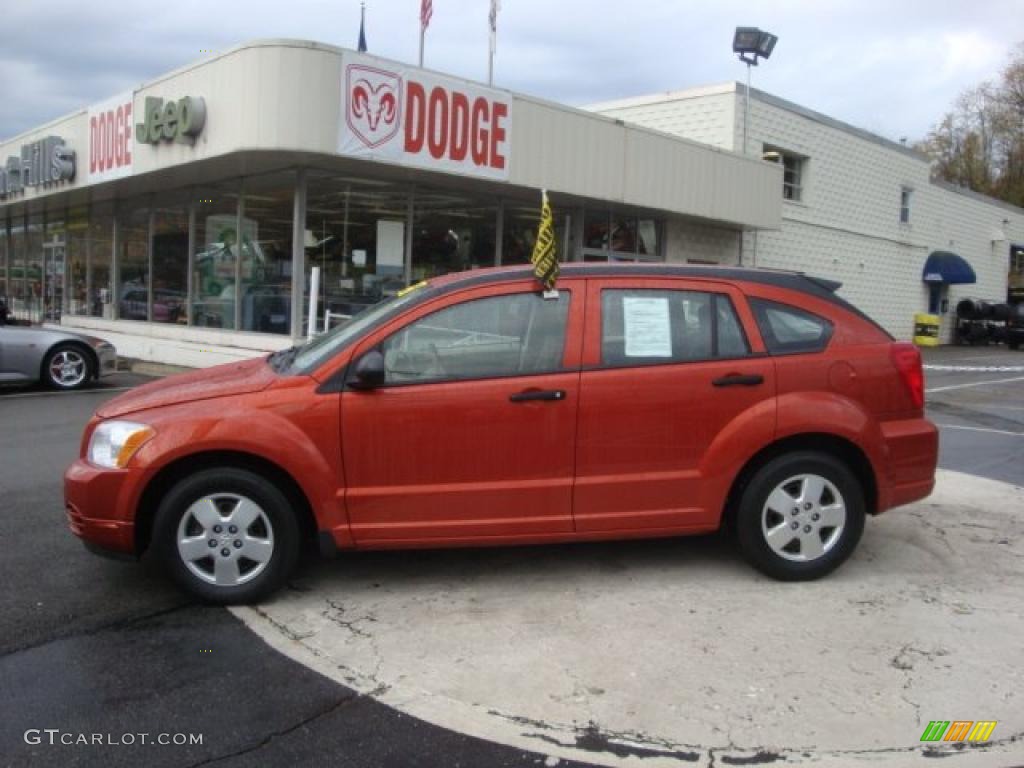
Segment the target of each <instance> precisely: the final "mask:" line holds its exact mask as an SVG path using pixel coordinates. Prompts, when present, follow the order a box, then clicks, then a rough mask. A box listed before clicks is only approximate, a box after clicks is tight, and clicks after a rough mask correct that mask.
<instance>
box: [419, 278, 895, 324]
mask: <svg viewBox="0 0 1024 768" xmlns="http://www.w3.org/2000/svg"><path fill="white" fill-rule="evenodd" d="M532 274H533V266H532V265H531V264H520V265H515V266H504V267H486V268H483V269H474V270H470V271H468V272H453V273H449V274H446V275H442V276H440V277H436V278H431V279H430V281H429V285H430V287H431V288H433V289H434V291H432V292H431V293H435V292H438V293H447V292H449V291H452V290H457V289H460V288H467V287H470V286H475V285H486V284H490V283H500V282H505V281H508V280H520V279H522V278H524V277H530V276H531V275H532ZM560 274H561V276H563V277H629V276H632V277H679V278H686V277H689V278H705V279H712V280H730V281H737V282H749V283H757V284H760V285H770V286H774V287H776V288H785V289H789V290H792V291H798V292H801V293H805V294H808V295H810V296H813V297H815V298H817V299H821V300H822V301H826V302H828V303H830V304H833V305H835V306H837V307H839V308H841V309H844V310H846V311H847V312H851V313H853V314H854V315H857V316H858V317H860V318H862V319H864V320H866V321H867V322H869V323H871V325H873V326H875V327H876V328H878V329H879V330H881V331H882V332H883V333H885V335H886V336H889V333H888V332H887V331H885V329H884V328H882V327H881V326H880V325H878V323H877V322H875V321H874V320H872V319H871V318H870V317H868V316H867V315H865V314H864V313H863V312H861V311H860V310H859V309H857V307H855V306H853V305H852V304H850V303H849V302H848V301H846V300H845V299H843V298H842V297H840V296H838V295H837V294H836V291H837V290H839V288H841V287H842V283H840V282H837V281H835V280H828V279H826V278H821V277H814V276H811V275H807V274H805V273H803V272H790V271H785V270H774V269H759V268H756V267H753V268H752V267H731V266H716V265H707V264H667V263H664V262H658V263H641V264H622V263H619V264H616V263H609V262H602V263H594V262H590V263H585V262H568V263H565V264H561V265H560Z"/></svg>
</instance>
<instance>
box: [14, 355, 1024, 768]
mask: <svg viewBox="0 0 1024 768" xmlns="http://www.w3.org/2000/svg"><path fill="white" fill-rule="evenodd" d="M926 362H927V364H928V365H929V366H938V367H937V368H933V369H931V370H929V371H928V384H927V387H928V390H929V392H928V395H927V399H928V411H929V415H930V416H931V418H932V419H933V420H934V421H936V422H937V423H938V424H940V426H941V430H942V449H941V457H940V464H941V466H943V467H945V468H948V469H954V470H960V471H964V472H969V473H971V474H975V475H978V476H981V477H986V478H991V479H994V480H999V481H1003V482H1010V483H1015V484H1018V485H1022V486H1024V462H1021V461H1020V458H1019V457H1020V454H1021V448H1022V447H1024V442H1022V440H1024V353H1013V352H1009V351H1007V350H1005V349H1002V348H991V349H982V348H978V349H959V348H952V349H940V350H936V351H931V352H928V353H926ZM1015 367H1020V370H1019V371H1018V370H1007V369H1014V368H1015ZM142 380H144V379H143V377H139V376H136V375H132V374H118V375H117V376H115V377H111V378H110V379H106V380H105V381H104V382H103V383H102V385H101V386H100V387H98V388H96V389H94V390H91V391H88V392H85V393H67V394H65V393H51V392H47V391H45V390H29V391H20V390H19V391H2V392H0V498H2V499H3V501H4V504H3V507H2V508H3V510H4V517H5V520H4V522H5V523H6V524H5V525H4V526H2V528H0V546H2V547H3V551H4V555H3V558H2V560H0V581H2V583H3V584H4V585H5V587H6V588H5V589H4V590H3V592H2V593H0V721H2V723H3V726H2V728H0V763H2V764H4V765H12V766H13V765H25V764H31V765H60V766H64V765H104V766H106V765H135V764H138V763H140V762H146V763H149V764H153V765H169V766H170V765H173V766H195V765H211V764H213V765H219V764H224V765H239V766H241V765H253V764H259V765H265V766H278V765H281V766H285V765H288V766H291V765H295V764H300V765H307V764H309V765H317V764H323V765H328V764H330V765H339V764H341V765H346V766H347V765H352V766H361V765H366V766H377V765H395V766H399V765H403V766H404V765H424V766H434V765H445V766H448V765H465V766H477V765H480V766H503V765H509V766H513V765H554V764H558V765H574V764H585V763H573V762H572V761H571V760H567V759H566V758H565V757H561V758H558V757H553V756H552V754H553V753H556V752H557V751H558V750H555V749H551V750H546V749H545V748H544V746H543V745H544V742H543V740H540V741H538V742H537V748H536V749H533V750H531V749H518V748H512V747H506V746H501V745H498V744H495V743H491V742H489V741H486V740H483V739H477V738H473V737H470V736H466V735H462V733H461V732H460V731H461V730H462V729H459V728H454V727H453V728H445V727H439V726H437V725H432V724H430V723H428V722H426V720H424V719H419V718H417V717H412V716H409V715H406V714H403V713H402V712H401V711H399V710H398V709H394V708H392V707H389V706H385V705H383V704H381V703H379V702H378V701H377V698H378V697H377V696H375V695H374V691H373V690H372V689H370V690H367V689H366V688H365V687H363V686H360V685H345V684H344V683H343V682H341V683H339V682H338V677H337V676H331V677H334V679H328V676H325V675H321V674H319V673H317V672H315V671H312V670H311V669H310V668H309V666H308V665H304V664H300V663H297V662H296V661H293V660H292V659H291V658H289V657H286V656H285V655H283V654H281V653H279V652H278V651H276V650H274V649H272V648H271V647H270V646H268V645H266V644H265V643H263V642H262V641H261V640H259V639H258V638H257V637H256V636H255V635H254V634H253V633H252V632H251V631H250V630H249V629H248V628H247V627H246V626H245V625H243V623H242V622H240V621H239V620H238V619H236V618H235V617H234V616H233V615H232V614H231V613H230V612H228V611H226V610H223V609H219V608H209V607H204V606H200V605H197V604H195V603H193V602H192V601H190V600H189V599H187V598H185V597H183V596H182V595H181V593H179V592H178V591H177V590H175V589H174V588H173V587H172V586H171V585H170V583H169V582H168V581H167V580H166V579H165V578H164V577H163V575H162V574H161V573H160V572H159V571H158V570H157V569H156V568H155V567H153V565H152V564H151V563H149V562H148V561H146V560H144V561H143V562H142V563H138V564H133V563H119V562H112V561H107V560H104V559H102V558H98V557H95V556H93V555H91V554H89V553H87V552H86V551H85V550H84V548H83V547H82V545H81V544H80V542H78V541H77V540H76V539H75V538H74V537H73V536H72V535H71V534H70V533H69V532H68V530H67V527H66V523H65V521H64V515H63V510H62V500H61V486H60V477H61V474H62V472H63V470H64V468H65V467H66V465H67V464H68V463H69V462H70V461H71V460H72V459H73V458H74V457H75V455H77V452H78V443H79V438H80V434H81V429H82V426H83V425H84V424H85V422H86V420H87V419H88V417H89V415H90V414H91V412H92V411H93V410H94V409H95V408H96V407H98V406H99V404H100V403H102V402H103V401H105V400H106V399H108V398H110V397H112V396H113V395H114V394H115V393H116V392H117V391H120V390H121V389H122V388H124V387H130V386H134V385H136V384H137V383H138V382H140V381H142ZM897 514H898V513H897ZM695 542H698V543H694V544H689V545H685V546H684V549H683V555H684V556H685V555H686V554H687V552H689V553H690V554H691V555H693V556H694V557H698V558H699V557H701V555H702V553H704V552H706V551H707V550H708V548H710V550H711V551H715V550H716V549H717V550H721V549H723V548H722V547H721V546H720V545H719V544H718V543H716V540H715V539H714V538H711V539H700V540H695ZM699 542H705V543H704V544H701V543H699ZM664 547H665V545H664V544H657V543H654V544H650V545H644V544H633V545H631V550H630V553H629V556H630V557H632V558H640V559H641V560H644V559H645V558H652V559H653V560H658V559H660V558H663V557H664V556H665V552H664ZM560 551H563V550H559V549H558V548H548V549H546V548H538V549H537V550H534V551H533V554H529V552H530V551H529V550H526V551H523V550H516V552H517V553H520V552H526V554H513V555H511V557H512V558H513V559H516V560H517V562H519V561H523V562H526V563H530V562H536V563H537V564H538V565H539V567H547V566H546V565H545V563H549V562H551V561H552V557H553V556H552V555H551V552H555V553H556V554H557V552H560ZM501 552H504V551H499V553H498V555H497V556H498V557H499V559H500V558H501V557H504V555H502V554H501ZM545 552H547V554H545ZM373 557H379V558H381V560H382V561H383V562H384V569H385V570H388V568H389V567H390V566H389V563H391V562H392V561H393V560H394V558H395V556H394V555H393V554H383V555H379V556H377V555H375V556H373ZM422 557H426V558H428V559H433V560H436V559H437V558H439V557H441V558H442V559H443V555H441V554H437V553H435V554H431V555H423V556H422ZM457 557H459V558H461V559H462V561H463V562H465V561H466V558H469V560H470V561H472V560H473V559H474V556H473V555H465V554H463V555H458V556H457ZM524 558H525V559H524ZM612 559H613V560H614V558H612ZM554 560H555V561H557V560H558V558H557V557H554ZM339 567H340V568H344V567H346V566H339V565H338V564H332V563H317V564H314V565H312V566H309V567H308V568H307V569H306V570H305V571H303V572H300V573H299V574H298V576H297V578H296V579H295V580H294V582H293V584H292V586H291V590H292V591H293V594H294V595H296V596H298V597H301V596H302V593H303V590H309V589H311V588H312V587H311V585H313V584H315V583H316V581H317V575H318V574H320V573H323V572H324V570H325V569H326V570H327V571H328V572H329V571H330V570H331V569H334V568H339ZM355 567H363V568H364V569H365V567H366V563H362V565H361V566H360V564H359V563H357V565H356V566H355ZM609 567H612V568H614V567H615V566H614V563H613V565H612V566H609ZM371 588H372V585H371ZM341 623H342V624H343V623H344V621H342V622H341ZM344 663H345V660H344V659H342V660H341V661H339V664H344ZM342 679H343V678H342ZM651 695H652V696H655V697H656V696H657V692H652V694H651ZM580 725H581V730H580V732H579V734H578V738H577V743H576V745H575V746H576V748H577V751H576V752H575V753H574V754H577V755H579V754H586V753H587V752H591V753H593V754H594V760H595V761H598V762H601V763H607V762H608V760H609V759H611V758H622V759H626V760H641V759H643V758H645V757H647V755H644V754H643V752H642V750H641V751H636V750H634V751H632V752H631V751H630V749H629V748H628V747H623V746H622V744H621V743H620V742H615V741H614V740H613V739H611V738H609V734H607V733H603V732H602V731H600V730H599V729H597V728H596V727H594V728H590V727H589V726H588V725H587V724H586V723H581V724H580ZM45 729H58V733H55V734H54V733H47V732H46V730H45ZM36 730H38V731H39V734H35V731H36ZM26 731H32V734H30V736H29V737H28V738H26ZM95 734H99V735H100V736H102V737H103V739H104V740H105V741H106V742H111V741H113V742H115V743H104V744H90V745H82V744H81V743H80V739H81V737H82V735H85V736H87V737H89V738H90V739H91V738H92V737H93V736H94V735H95ZM141 734H147V736H146V737H145V740H147V741H149V740H154V739H157V738H158V737H160V735H161V734H167V735H168V738H170V739H176V738H178V735H179V734H180V735H183V736H182V738H185V739H193V740H194V738H195V735H197V734H199V735H201V739H202V741H201V743H200V744H196V743H186V744H169V745H156V744H142V743H140V742H141V741H142V740H143V737H141V736H140V735H141ZM129 735H132V737H131V741H133V742H134V743H131V744H127V743H124V742H127V741H128V740H129V739H128V738H127V737H128V736H129ZM36 736H38V738H36ZM69 737H70V738H71V740H74V741H78V743H77V744H74V745H64V744H61V743H60V741H61V738H63V739H64V740H68V738H69ZM52 738H56V740H57V743H55V744H52V745H51V744H50V743H49V741H48V740H49V739H52ZM34 741H38V743H30V742H34ZM638 749H639V748H638ZM678 759H679V760H681V761H683V762H686V761H688V760H689V757H688V754H685V753H681V754H680V755H679V756H678ZM735 759H736V760H747V761H749V759H750V757H749V756H747V757H742V758H735ZM774 759H776V758H773V757H771V756H770V755H769V756H766V757H764V759H762V760H761V762H771V761H773V760H774ZM723 762H726V763H728V762H730V761H729V760H723ZM747 764H751V763H749V762H748V763H747Z"/></svg>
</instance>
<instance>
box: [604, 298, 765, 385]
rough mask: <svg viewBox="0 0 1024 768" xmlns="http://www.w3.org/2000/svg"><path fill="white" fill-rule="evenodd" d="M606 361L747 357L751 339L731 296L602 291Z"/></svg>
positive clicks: (636, 362)
mask: <svg viewBox="0 0 1024 768" xmlns="http://www.w3.org/2000/svg"><path fill="white" fill-rule="evenodd" d="M601 318H602V319H601V361H602V363H603V364H604V365H615V366H628V365H642V364H645V363H675V362H686V361H694V360H711V359H714V358H719V357H743V356H744V355H747V354H749V353H750V347H749V346H748V344H747V338H746V336H745V335H744V333H743V328H742V327H741V326H740V322H739V319H738V318H737V317H736V312H735V310H734V309H733V306H732V302H731V301H730V300H729V297H728V296H723V295H721V294H714V293H704V292H703V291H670V290H669V291H666V290H647V289H606V290H604V291H602V292H601Z"/></svg>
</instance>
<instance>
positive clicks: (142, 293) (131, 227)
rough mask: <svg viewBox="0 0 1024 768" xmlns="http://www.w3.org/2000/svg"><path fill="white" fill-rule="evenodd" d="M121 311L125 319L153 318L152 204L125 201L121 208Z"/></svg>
mask: <svg viewBox="0 0 1024 768" xmlns="http://www.w3.org/2000/svg"><path fill="white" fill-rule="evenodd" d="M116 285H117V297H116V299H117V312H118V318H120V319H121V320H148V319H149V285H150V274H149V206H148V205H147V204H146V203H145V202H144V201H134V200H132V201H125V202H123V203H121V204H120V206H119V208H118V211H117V281H116Z"/></svg>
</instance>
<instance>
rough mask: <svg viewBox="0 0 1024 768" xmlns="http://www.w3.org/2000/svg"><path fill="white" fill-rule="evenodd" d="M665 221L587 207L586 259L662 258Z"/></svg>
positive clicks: (584, 228) (584, 248) (636, 259)
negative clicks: (588, 208)
mask: <svg viewBox="0 0 1024 768" xmlns="http://www.w3.org/2000/svg"><path fill="white" fill-rule="evenodd" d="M661 229H662V226H661V222H660V221H659V220H657V219H651V218H643V217H636V216H629V215H623V214H618V213H614V212H612V211H606V210H587V211H586V212H585V213H584V216H583V260H584V261H660V260H661Z"/></svg>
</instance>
